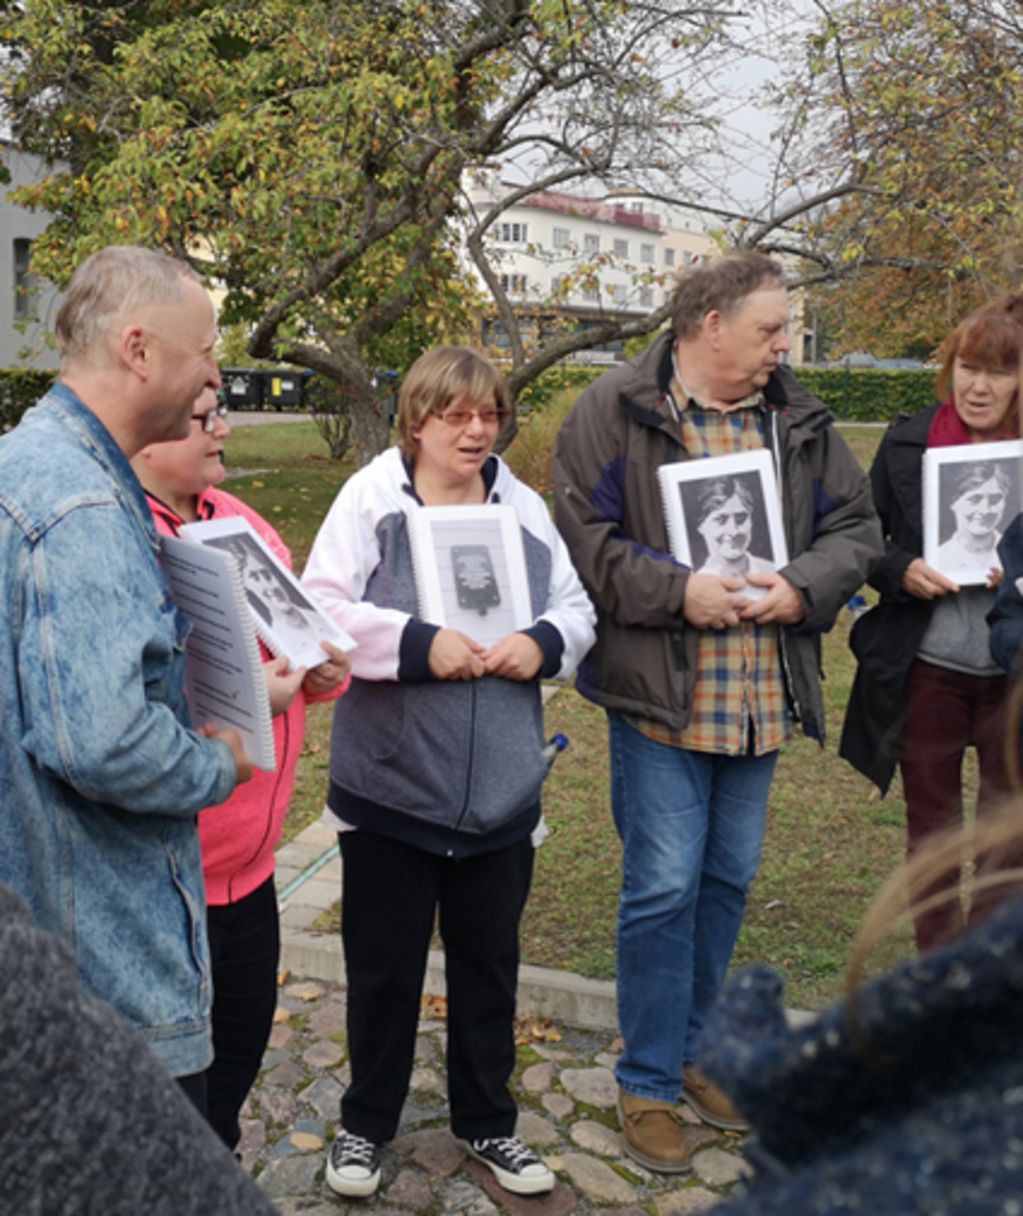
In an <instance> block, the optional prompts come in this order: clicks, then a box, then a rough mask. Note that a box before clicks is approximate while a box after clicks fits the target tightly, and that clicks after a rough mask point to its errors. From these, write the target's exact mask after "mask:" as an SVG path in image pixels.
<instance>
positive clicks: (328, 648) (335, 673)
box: [302, 642, 352, 697]
mask: <svg viewBox="0 0 1023 1216" xmlns="http://www.w3.org/2000/svg"><path fill="white" fill-rule="evenodd" d="M320 649H321V650H322V651H323V652H324V653H325V654H326V655H327V659H326V660H325V661H324V662H323V663H317V664H316V666H315V667H312V668H310V669H309V671H308V672H307V673H306V677H305V679H304V680H303V681H302V691H303V692H304V693H305V695H306V696H307V697H325V696H326V695H327V693H330V692H333V691H334V689H335V688H337V686H338V685H339V684H340V683H341V681H342V680H344V678H345V677H346V676H347V675H348V672H349V671H350V669H351V666H352V665H351V663H350V662H349V661H348V655H346V654H345V652H344V651H343V650H339V649H338V648H337V647H336V646H335V645H334V644H333V643H332V642H320Z"/></svg>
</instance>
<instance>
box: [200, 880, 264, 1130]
mask: <svg viewBox="0 0 1023 1216" xmlns="http://www.w3.org/2000/svg"><path fill="white" fill-rule="evenodd" d="M206 925H207V929H208V931H209V939H210V960H211V965H212V971H213V1063H212V1064H211V1065H210V1067H209V1068H208V1069H207V1070H206V1072H205V1074H204V1075H205V1078H206V1108H207V1109H206V1117H207V1118H208V1119H209V1122H210V1126H211V1127H212V1128H213V1130H214V1131H215V1132H216V1133H217V1135H218V1136H219V1137H220V1138H221V1140H223V1141H224V1143H225V1144H226V1145H227V1147H228V1148H230V1149H233V1148H234V1147H235V1146H236V1145H237V1143H238V1141H239V1140H240V1139H241V1128H240V1127H239V1125H238V1113H239V1111H240V1110H241V1108H242V1104H243V1103H244V1101H245V1099H246V1097H247V1096H248V1093H249V1090H250V1089H251V1088H252V1084H253V1082H254V1081H255V1079H256V1077H257V1075H258V1074H259V1066H260V1063H261V1062H262V1059H263V1052H264V1051H265V1050H266V1045H267V1041H268V1040H269V1038H270V1031H271V1029H272V1028H273V1017H274V1009H275V1007H276V1005H277V964H278V960H279V958H280V952H281V951H280V924H279V921H278V916H277V892H276V891H275V889H274V880H273V877H272V876H271V877H270V878H268V879H267V880H266V882H264V883H263V884H262V885H261V886H259V887H257V888H256V889H255V891H253V892H252V893H251V894H249V895H246V896H245V897H244V899H240V900H238V902H237V903H233V904H224V905H222V906H220V907H210V908H208V909H207V911H206Z"/></svg>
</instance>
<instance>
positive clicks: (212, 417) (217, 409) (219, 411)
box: [192, 405, 227, 435]
mask: <svg viewBox="0 0 1023 1216" xmlns="http://www.w3.org/2000/svg"><path fill="white" fill-rule="evenodd" d="M226 417H227V406H226V405H215V406H214V407H213V409H211V410H207V411H206V413H205V414H193V415H192V421H193V422H201V423H202V429H203V430H204V431H205V432H206V434H207V435H212V434H213V432H214V431H215V430H216V429H217V422H218V421H219V420H220V419H221V418H226Z"/></svg>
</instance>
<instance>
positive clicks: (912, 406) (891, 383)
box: [519, 364, 934, 422]
mask: <svg viewBox="0 0 1023 1216" xmlns="http://www.w3.org/2000/svg"><path fill="white" fill-rule="evenodd" d="M607 370H608V368H607V367H602V366H593V365H587V366H581V367H580V366H572V365H565V364H557V365H555V366H554V367H552V368H550V369H549V370H548V371H546V372H544V373H543V375H542V376H540V378H539V379H538V380H534V381H533V383H532V384H530V385H527V386H526V387H525V388H524V389H523V390H522V392H521V394H520V395H519V405H520V409H521V408H523V407H525V410H527V411H528V410H530V409H542V408H543V407H544V406H545V405H547V404H548V403H549V402H550V400H551V398H552V397H553V396H554V395H555V394H556V393H558V392H560V391H561V390H563V389H567V388H572V389H576V390H577V391H578V392H582V390H583V389H584V388H585V387H586V386H587V384H589V383H590V381H591V380H594V379H596V377H597V376H600V375H603V373H604V372H605V371H607ZM793 370H794V371H795V373H796V375H797V376H798V377H799V381H800V383H801V384H803V385H804V386H805V387H806V388H808V389H809V390H810V392H811V393H813V394H814V395H815V396H817V397H820V399H821V400H822V401H823V402H824V403H825V405H827V406H828V408H829V409H830V410H831V411H832V413H833V414H834V415H835V417H836V418H837V419H838V420H839V421H841V422H893V421H894V420H895V419H896V418H897V417H898V416H899V415H900V414H914V413H916V411H917V410H922V409H924V408H925V406H928V405H931V404H932V403H933V402H934V372H933V371H931V370H923V371H915V370H909V369H892V370H888V371H879V370H877V369H874V368H844V367H797V368H794V369H793Z"/></svg>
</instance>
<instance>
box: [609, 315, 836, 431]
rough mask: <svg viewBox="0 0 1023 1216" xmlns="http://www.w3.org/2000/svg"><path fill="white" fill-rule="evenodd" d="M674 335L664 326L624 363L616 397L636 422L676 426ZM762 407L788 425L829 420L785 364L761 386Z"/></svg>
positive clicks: (818, 424)
mask: <svg viewBox="0 0 1023 1216" xmlns="http://www.w3.org/2000/svg"><path fill="white" fill-rule="evenodd" d="M674 347H675V335H674V334H673V333H672V332H671V331H670V330H668V331H667V332H666V333H663V334H661V335H660V337H658V338H657V339H656V340H655V341H654V342H652V343H651V344H650V346H648V347H647V348H646V350H645V351H643V352H642V353H641V354H640V355H638V356H637V357H636V358H635V359H633V360H631V361H630V362H629V363H627V364H626V365H625V378H624V380H623V383H622V385H621V388H620V389H619V393H618V401H619V404H620V405H621V406H622V408H623V409H625V410H626V411H627V412H628V413H629V414H630V415H631V416H632V417H633V418H634V419H635V420H636V421H637V422H640V423H643V424H644V425H646V426H652V427H658V428H661V429H676V428H677V421H676V416H675V407H674V403H673V402H672V400H671V394H670V386H671V380H672V374H673V364H672V352H673V350H674ZM764 402H765V408H767V409H769V410H777V411H778V412H779V413H781V414H783V415H785V416H786V417H787V418H788V420H789V421H790V422H791V424H792V425H798V426H803V425H808V426H810V427H811V429H813V430H817V429H819V428H820V427H822V426H825V425H827V424H828V423H829V422H831V420H832V416H831V411H830V410H829V409H828V408H827V406H826V405H825V404H824V402H823V401H821V400H820V399H819V398H818V397H815V396H814V395H813V393H811V392H810V391H809V390H808V389H806V388H804V387H803V385H802V384H800V383H799V381H798V380H797V379H796V377H795V376H794V375H793V373H792V372H791V371H790V370H789V368H788V367H784V366H782V367H779V368H778V369H777V370H776V371H774V372H772V373H771V376H770V378H769V380H768V381H767V384H766V385H765V386H764Z"/></svg>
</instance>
